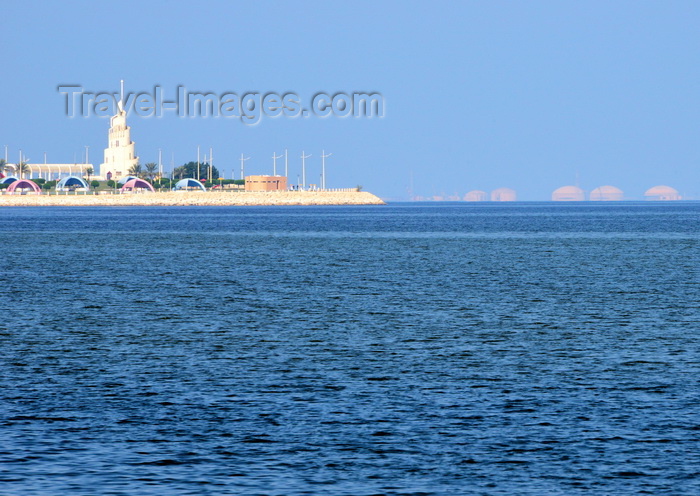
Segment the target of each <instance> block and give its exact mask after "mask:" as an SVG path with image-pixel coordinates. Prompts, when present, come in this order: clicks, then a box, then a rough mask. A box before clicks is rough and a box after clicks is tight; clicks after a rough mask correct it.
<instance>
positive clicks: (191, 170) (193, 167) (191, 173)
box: [182, 162, 219, 182]
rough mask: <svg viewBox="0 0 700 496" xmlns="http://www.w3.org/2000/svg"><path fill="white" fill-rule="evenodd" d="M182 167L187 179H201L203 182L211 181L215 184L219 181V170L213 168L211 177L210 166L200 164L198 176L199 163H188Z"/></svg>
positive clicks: (204, 163) (203, 163)
mask: <svg viewBox="0 0 700 496" xmlns="http://www.w3.org/2000/svg"><path fill="white" fill-rule="evenodd" d="M182 167H184V168H185V171H186V172H185V177H191V178H193V179H199V180H200V181H201V182H204V181H210V182H214V181H216V180H217V179H219V170H218V169H217V168H216V167H214V166H212V168H211V169H212V173H211V176H212V177H209V164H208V163H206V162H202V163H200V164H199V174H197V162H187V163H186V164H184V165H183V166H182Z"/></svg>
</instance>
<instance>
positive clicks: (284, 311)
mask: <svg viewBox="0 0 700 496" xmlns="http://www.w3.org/2000/svg"><path fill="white" fill-rule="evenodd" d="M0 248H1V254H2V258H3V260H4V263H3V268H2V271H1V272H0V297H1V303H2V307H3V315H2V322H0V494H3V495H5V494H7V495H57V494H66V495H86V496H87V495H94V494H113V495H118V494H128V495H164V494H167V495H185V494H187V495H190V494H192V495H196V494H206V495H219V494H231V495H233V494H235V495H280V496H293V495H309V494H323V495H347V496H365V495H366V496H369V495H399V494H400V495H419V494H422V495H471V494H475V495H476V494H480V495H481V494H483V495H509V496H510V495H543V494H562V495H571V494H606V495H607V494H610V495H621V494H654V495H662V494H673V495H678V494H699V493H700V388H699V386H700V384H699V382H700V345H699V343H700V337H699V335H698V334H699V332H700V277H699V274H698V264H699V263H700V204H693V203H687V204H666V205H661V204H653V205H652V204H635V205H633V204H624V205H591V204H588V205H585V204H579V205H552V204H539V205H538V204H515V205H483V206H481V205H469V204H425V205H415V204H403V205H401V204H397V205H389V206H383V207H322V208H321V207H319V208H316V207H283V208H274V207H265V208H234V207H232V208H229V207H222V208H51V209H49V208H26V209H10V208H6V209H2V210H0Z"/></svg>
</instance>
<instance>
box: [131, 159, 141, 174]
mask: <svg viewBox="0 0 700 496" xmlns="http://www.w3.org/2000/svg"><path fill="white" fill-rule="evenodd" d="M142 174H143V169H142V168H141V164H139V163H138V162H137V163H135V164H134V165H132V166H131V167H130V168H129V175H130V176H136V177H141V175H142Z"/></svg>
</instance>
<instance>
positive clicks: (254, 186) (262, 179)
mask: <svg viewBox="0 0 700 496" xmlns="http://www.w3.org/2000/svg"><path fill="white" fill-rule="evenodd" d="M245 190H246V191H286V190H287V177H286V176H246V177H245Z"/></svg>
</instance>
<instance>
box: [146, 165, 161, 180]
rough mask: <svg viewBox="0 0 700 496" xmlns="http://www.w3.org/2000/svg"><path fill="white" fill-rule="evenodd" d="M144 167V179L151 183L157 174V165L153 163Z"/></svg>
mask: <svg viewBox="0 0 700 496" xmlns="http://www.w3.org/2000/svg"><path fill="white" fill-rule="evenodd" d="M144 167H145V168H146V172H145V174H146V177H148V179H149V180H150V181H151V182H153V179H154V178H155V177H156V175H157V172H158V164H156V163H155V162H148V163H147V164H146V165H144Z"/></svg>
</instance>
